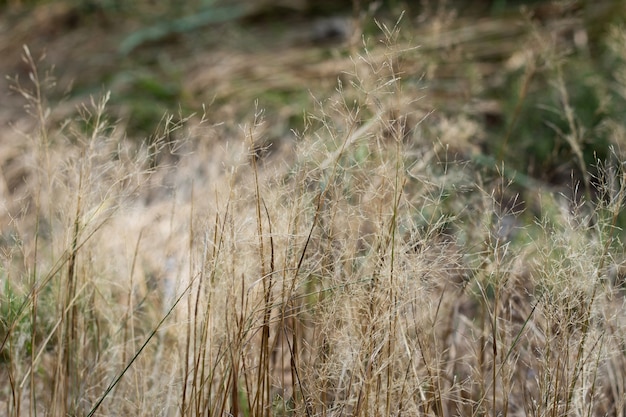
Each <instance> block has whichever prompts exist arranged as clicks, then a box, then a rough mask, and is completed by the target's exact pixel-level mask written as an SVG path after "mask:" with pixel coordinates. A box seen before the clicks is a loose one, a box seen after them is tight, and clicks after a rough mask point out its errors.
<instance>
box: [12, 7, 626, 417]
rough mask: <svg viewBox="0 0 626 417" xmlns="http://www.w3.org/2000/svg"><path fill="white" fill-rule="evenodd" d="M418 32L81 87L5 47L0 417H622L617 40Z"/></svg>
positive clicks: (227, 57) (395, 23)
mask: <svg viewBox="0 0 626 417" xmlns="http://www.w3.org/2000/svg"><path fill="white" fill-rule="evenodd" d="M7 7H8V6H7ZM434 16H436V17H437V19H439V20H435V18H434V17H433V19H434V20H433V21H431V22H430V23H431V25H430V26H427V27H425V29H423V31H424V32H419V36H418V35H415V33H414V32H411V24H413V23H415V22H417V21H418V18H417V17H415V16H403V17H402V18H401V19H399V20H396V19H383V18H380V19H378V20H377V21H376V22H375V21H374V19H373V18H372V20H371V22H370V21H366V20H365V19H366V17H367V16H365V17H363V22H362V26H360V28H361V29H363V31H364V36H363V37H362V38H361V39H360V40H359V39H358V36H357V38H356V41H354V42H353V40H350V39H348V40H346V43H345V44H342V45H340V46H338V47H336V46H330V47H329V46H322V47H320V46H310V45H308V46H306V47H299V48H292V49H290V48H287V47H285V48H286V49H283V50H280V51H278V53H276V54H271V53H270V52H268V51H266V50H263V51H254V50H253V49H254V48H250V50H244V51H235V52H233V53H232V54H223V55H221V51H219V50H216V51H215V52H213V54H212V55H208V54H207V55H202V56H200V55H198V56H195V55H194V58H193V59H190V61H189V62H179V63H178V64H177V65H178V67H177V69H176V70H171V69H170V70H171V71H172V73H175V72H176V71H178V70H179V69H180V71H181V72H183V69H184V70H189V71H190V72H189V73H185V75H184V76H183V75H181V76H180V79H179V81H178V82H175V81H172V78H171V76H172V73H168V74H167V75H163V74H160V75H158V76H159V77H163V78H153V77H157V75H155V74H154V73H149V72H147V71H148V70H147V69H146V68H154V67H157V68H159V70H158V71H157V70H155V72H159V71H164V72H165V71H166V69H167V68H169V67H168V65H169V64H168V63H167V62H170V61H168V59H169V58H171V57H175V56H176V55H175V54H176V52H177V51H178V50H179V49H184V48H183V47H181V46H180V45H178V44H176V42H182V43H183V44H184V45H187V44H186V43H184V41H180V40H178V41H174V42H175V44H174V46H171V50H169V52H167V53H171V55H168V56H167V57H164V56H165V55H159V56H160V58H159V59H155V60H153V61H149V63H147V64H144V63H143V60H145V59H148V58H146V57H147V56H149V55H150V49H149V48H150V46H148V47H145V48H144V49H142V48H141V47H140V46H138V47H137V50H133V51H131V52H130V54H131V57H130V58H124V59H126V60H123V59H122V58H120V65H121V66H122V67H123V69H121V70H120V72H119V73H115V74H108V75H106V76H105V75H103V79H106V80H109V81H111V84H110V87H111V88H110V90H111V91H112V92H110V93H109V92H107V91H108V89H105V90H100V92H99V93H94V92H93V91H92V90H90V89H89V88H88V87H87V86H86V85H87V84H86V83H87V81H84V82H85V84H81V82H82V81H81V80H83V79H82V78H80V77H79V75H76V84H77V87H76V88H78V89H79V90H81V91H83V92H86V94H83V95H81V94H75V95H73V94H72V93H69V92H68V91H69V89H66V87H67V86H68V85H69V84H70V83H69V82H67V83H66V82H65V81H64V80H65V78H66V77H65V78H64V75H63V71H64V68H63V67H61V66H60V65H59V63H56V66H57V67H56V68H50V66H49V64H48V62H47V61H46V60H45V59H44V60H40V59H39V53H40V52H39V51H38V52H37V53H35V52H33V50H32V49H31V48H30V47H28V46H26V47H22V46H21V45H20V46H19V50H20V54H21V57H22V61H20V62H21V63H20V64H19V65H18V66H17V67H15V68H17V71H16V72H17V74H18V76H17V77H13V76H12V74H7V75H11V76H12V77H11V79H10V80H9V81H8V82H7V90H8V91H7V94H8V93H10V96H7V97H8V98H7V100H8V101H6V102H5V104H4V105H3V106H4V107H3V108H2V112H1V114H0V117H2V122H3V127H2V129H3V133H2V135H1V136H0V169H1V173H2V178H1V179H2V181H0V193H2V204H1V205H0V220H1V221H2V223H1V227H2V229H1V236H0V248H1V249H2V251H1V252H0V253H1V257H0V259H1V260H2V264H1V265H0V381H5V383H3V384H0V416H5V415H6V416H35V415H39V416H43V415H50V416H65V415H72V416H115V415H128V416H155V415H156V416H175V415H181V416H192V415H194V416H195V415H209V416H307V417H309V416H392V415H393V416H401V415H404V416H421V415H424V416H440V417H443V416H551V417H557V416H616V417H617V416H621V417H623V416H624V415H625V414H626V353H625V352H626V351H625V343H626V322H625V321H624V320H625V317H626V315H625V314H624V276H625V275H626V269H625V267H624V248H623V238H624V232H623V229H622V226H623V225H624V217H623V216H624V214H623V208H624V207H623V205H624V201H625V193H626V171H625V166H624V149H625V148H626V144H625V143H624V140H625V138H626V125H625V124H624V119H623V112H622V110H623V109H624V108H625V106H624V103H626V101H625V100H626V94H625V92H626V77H625V76H624V74H625V73H624V68H625V67H624V62H625V61H626V47H625V45H626V32H624V30H623V28H620V27H619V26H611V27H610V28H607V29H606V30H605V31H604V33H603V35H602V38H601V40H597V39H591V35H592V34H593V32H592V31H591V29H590V26H584V25H583V26H579V25H580V21H579V20H575V19H576V18H575V17H574V18H572V19H574V20H573V21H570V20H568V19H569V18H568V17H565V18H563V19H555V20H554V24H552V25H551V24H544V23H543V22H539V23H537V21H535V20H533V19H532V18H529V19H528V20H522V21H523V22H525V23H524V24H525V25H526V26H523V25H522V26H519V25H518V26H515V25H513V24H512V23H511V21H510V20H503V21H496V20H495V19H494V20H493V22H491V23H489V24H485V25H483V24H480V25H479V24H476V26H471V25H467V24H465V23H463V24H462V25H461V26H460V28H459V27H458V26H455V23H454V22H458V19H460V18H458V17H456V16H455V15H454V13H453V12H452V11H449V12H444V11H441V10H438V11H436V15H434ZM407 22H408V23H407ZM516 22H517V21H516ZM492 23H493V26H491V24H492ZM568 25H569V26H568ZM28 27H30V26H28ZM520 27H522V28H524V29H523V32H519V31H520V30H521V29H519V28H520ZM226 28H227V29H224V28H223V27H220V29H219V30H232V31H233V32H228V33H229V34H231V35H232V34H235V35H238V36H240V37H241V38H239V39H240V40H241V39H243V40H244V43H245V42H248V41H249V40H250V39H251V38H253V37H254V36H255V33H256V32H246V31H243V30H241V29H239V30H241V32H236V31H235V29H232V28H231V29H228V28H229V27H228V26H227V27H226ZM463 28H464V29H463ZM581 28H582V29H581ZM586 29H589V30H586ZM276 30H278V29H276ZM438 30H439V32H437V31H438ZM463 30H464V32H463ZM508 30H511V31H510V32H506V34H507V35H506V36H501V38H502V39H505V42H504V43H502V44H501V43H499V42H498V43H496V42H495V41H494V43H493V48H492V49H488V48H487V47H485V46H484V45H486V44H487V43H488V42H489V36H493V33H492V32H490V31H494V33H495V32H496V31H497V32H498V33H500V34H502V33H504V32H503V31H508ZM581 30H582V31H583V32H584V33H583V32H580V31H581ZM518 32H519V33H518ZM137 33H140V34H141V33H142V32H141V31H140V30H139V31H135V32H134V34H135V36H136V35H137ZM370 33H371V34H370ZM425 33H430V34H431V37H428V36H425V35H424V34H425ZM583 34H584V35H589V36H590V37H589V38H584V39H583ZM18 35H19V33H17V32H15V35H14V36H15V39H11V40H10V41H11V44H13V43H14V42H16V40H23V39H24V38H22V37H20V36H18ZM435 35H436V36H435ZM5 36H6V35H5ZM24 36H26V35H24ZM55 36H56V35H55ZM182 36H183V37H184V36H187V35H184V34H183V35H182ZM462 36H467V37H468V38H471V41H467V42H462V41H459V40H458V39H460V38H459V37H462ZM518 36H519V37H518ZM5 39H6V38H5ZM77 39H79V37H78V36H76V37H75V38H74V37H71V36H70V37H68V38H63V42H66V44H67V42H70V41H71V40H76V42H79V41H78V40H77ZM81 39H83V38H81ZM125 39H129V38H128V37H126V38H125ZM512 39H513V40H512ZM590 39H591V40H590ZM522 40H523V41H522ZM36 41H37V40H36V39H34V40H33V42H36ZM420 41H422V42H420ZM592 41H593V42H596V43H592ZM80 42H82V41H80ZM106 42H108V41H104V43H106ZM229 42H230V41H229ZM232 42H235V41H232ZM481 42H487V43H485V44H481ZM504 44H506V47H507V48H510V47H511V44H516V48H517V49H513V50H508V49H507V51H508V52H507V53H504V52H501V51H500V50H499V49H498V48H497V47H496V46H502V45H504ZM7 45H9V42H8V41H7V42H4V43H0V51H4V53H5V54H7V56H13V55H14V54H15V53H16V52H15V50H14V49H10V50H9V49H8V46H7ZM76 45H80V44H79V43H77V44H76ZM481 45H482V46H481ZM490 45H491V44H490ZM598 45H599V46H598ZM592 46H593V48H592ZM600 46H601V50H596V49H594V48H596V47H598V48H599V47H600ZM187 47H188V46H185V48H187ZM227 47H228V48H231V47H232V45H230V44H228V45H227ZM3 48H4V49H3ZM77 48H78V46H77ZM146 48H147V49H146ZM503 48H504V46H503ZM243 49H245V48H243ZM7 51H10V52H7ZM59 51H62V48H60V47H58V46H57V47H55V46H54V42H53V41H51V45H50V52H51V57H52V59H54V57H55V56H58V55H55V54H60V53H61V52H59ZM281 51H282V52H281ZM493 51H496V52H493ZM498 51H500V52H498ZM68 53H70V52H68ZM77 53H78V52H75V51H72V52H71V54H77ZM494 53H497V54H498V55H499V56H500V55H501V56H506V57H507V58H506V59H503V58H502V57H500V58H498V59H500V61H498V62H497V63H494V62H492V61H493V60H494V59H495V58H494ZM12 54H13V55H12ZM102 54H104V53H102ZM163 54H165V52H163ZM86 56H87V55H86ZM90 56H91V55H90ZM103 56H104V55H102V56H100V58H98V57H97V56H96V57H94V58H90V59H93V60H94V61H98V62H107V60H106V59H102V57H103ZM168 57H169V58H168ZM216 57H217V58H216ZM66 58H67V57H66ZM128 59H130V60H131V61H128ZM132 60H136V61H132ZM211 60H214V61H211ZM61 61H63V60H61ZM87 61H89V60H88V59H85V61H84V62H87ZM68 62H70V61H68ZM81 62H82V61H81ZM89 62H91V61H89ZM155 62H157V63H155ZM163 62H166V63H165V64H163ZM107 65H108V64H106V65H105V64H103V66H104V67H106V66H107ZM142 65H145V66H142ZM134 66H136V68H137V69H133V68H135V67H134ZM494 67H495V68H496V69H495V71H494ZM11 68H12V69H14V67H11ZM87 68H89V67H88V66H87V64H85V67H84V68H81V72H82V71H84V72H87ZM98 68H100V67H98ZM164 68H165V69H164ZM5 69H6V68H5ZM94 71H95V70H94ZM229 72H230V73H231V75H232V74H235V75H234V76H232V77H231V78H229V76H228V75H227V74H228V73H229ZM55 73H60V74H61V75H60V76H59V77H57V78H55V77H54V75H55ZM494 73H495V75H494ZM220 74H222V75H220ZM450 74H452V75H450ZM459 74H462V75H459ZM85 77H87V78H89V77H95V75H94V74H92V73H89V74H87V75H85ZM220 77H224V78H223V79H222V78H220ZM129 80H130V81H129ZM168 80H169V82H170V84H168V83H167V82H166V81H168ZM107 85H108V84H107ZM168 86H173V87H172V88H173V89H174V90H173V91H174V93H172V94H171V95H168V94H169V93H168V91H170V90H167V87H168ZM90 88H97V87H93V86H92V87H90ZM204 90H210V93H207V94H206V95H204V96H203V95H202V94H200V93H199V91H204ZM116 94H118V96H117V97H116ZM124 94H126V95H124ZM139 100H142V101H139ZM168 100H173V101H176V100H179V103H177V104H174V105H172V106H171V107H170V109H169V110H172V109H176V106H177V105H178V104H180V105H179V111H178V112H177V111H173V112H171V115H170V113H166V114H165V116H162V117H161V116H159V117H161V119H160V121H159V120H158V119H157V120H156V121H154V120H153V117H154V116H153V115H154V114H155V113H158V112H159V111H160V110H159V109H161V107H159V106H160V105H162V104H163V103H165V102H169V101H168ZM204 100H206V104H204ZM150 102H152V103H151V104H153V105H155V108H148V103H150ZM7 103H10V105H9V104H7ZM138 103H139V104H138ZM494 103H495V104H494ZM137 109H146V113H149V114H150V115H149V116H146V117H145V118H142V117H141V115H138V110H137ZM190 109H193V110H195V112H192V111H188V110H190ZM159 114H163V113H159ZM151 122H154V125H152V126H150V128H149V129H148V131H149V133H147V134H145V135H144V134H143V132H145V130H146V129H147V128H146V126H145V125H146V123H151ZM142 135H143V136H142Z"/></svg>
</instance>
